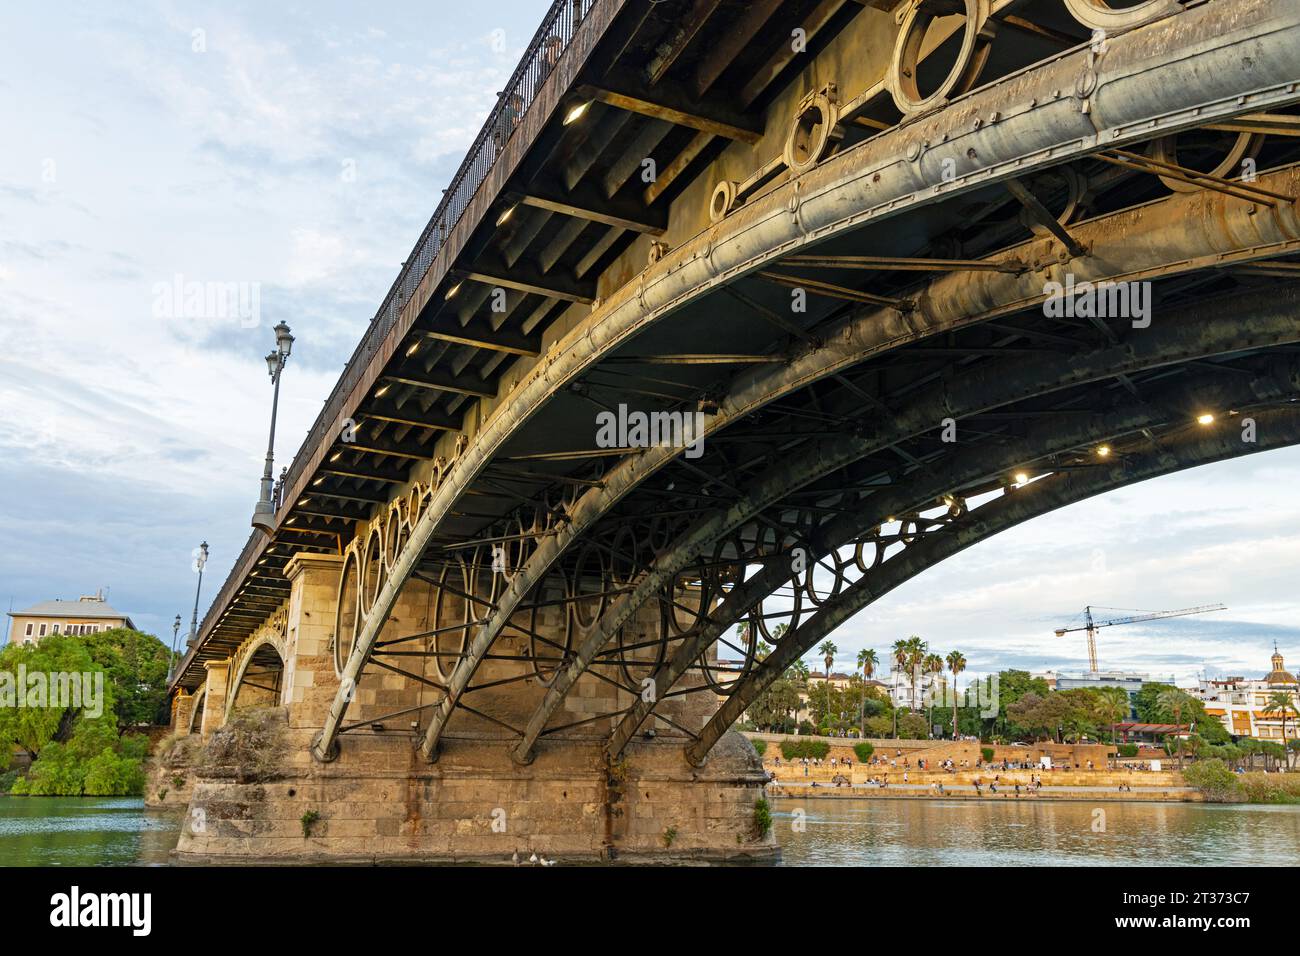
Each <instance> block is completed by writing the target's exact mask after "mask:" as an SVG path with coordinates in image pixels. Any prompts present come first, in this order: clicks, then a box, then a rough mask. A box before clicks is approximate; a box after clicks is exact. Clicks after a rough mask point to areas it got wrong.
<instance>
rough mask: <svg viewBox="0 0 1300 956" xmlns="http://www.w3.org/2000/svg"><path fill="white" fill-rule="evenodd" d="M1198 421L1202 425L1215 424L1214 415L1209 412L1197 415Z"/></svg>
mask: <svg viewBox="0 0 1300 956" xmlns="http://www.w3.org/2000/svg"><path fill="white" fill-rule="evenodd" d="M1196 421H1197V423H1198V424H1200V425H1213V424H1214V416H1213V415H1211V414H1210V413H1209V412H1205V413H1203V414H1201V415H1197V416H1196Z"/></svg>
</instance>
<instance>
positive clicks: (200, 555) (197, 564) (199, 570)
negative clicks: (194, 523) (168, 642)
mask: <svg viewBox="0 0 1300 956" xmlns="http://www.w3.org/2000/svg"><path fill="white" fill-rule="evenodd" d="M207 563H208V543H207V542H206V541H204V542H203V543H202V544H201V545H199V547H198V550H196V551H195V552H194V571H195V573H196V574H198V576H199V583H198V586H197V587H195V588H194V615H193V616H192V617H191V618H190V636H189V638H187V639H186V641H185V643H186V644H188V645H190V646H193V645H194V642H195V641H196V640H197V639H198V636H199V592H200V591H202V590H203V566H204V565H205V564H207Z"/></svg>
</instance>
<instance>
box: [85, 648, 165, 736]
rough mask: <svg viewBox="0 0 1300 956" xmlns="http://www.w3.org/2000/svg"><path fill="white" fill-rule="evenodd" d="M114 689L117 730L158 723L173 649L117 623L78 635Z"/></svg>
mask: <svg viewBox="0 0 1300 956" xmlns="http://www.w3.org/2000/svg"><path fill="white" fill-rule="evenodd" d="M77 640H79V641H81V642H82V643H83V644H84V645H85V647H86V650H88V651H89V652H90V656H91V659H92V660H94V662H95V663H96V664H98V665H99V666H100V667H102V668H103V669H104V673H105V675H106V677H107V679H108V681H109V682H110V683H112V685H113V691H114V705H113V709H114V713H115V714H116V717H117V726H118V730H127V729H129V728H132V727H141V726H146V725H149V724H153V723H156V722H157V720H158V717H159V715H160V713H161V712H162V710H163V704H164V702H165V701H166V699H167V668H168V666H169V664H170V657H171V651H170V650H169V649H168V647H167V645H166V644H164V643H163V642H162V641H160V640H158V638H156V637H154V636H153V635H152V634H144V633H141V632H140V631H133V630H131V629H130V628H126V627H115V628H112V629H111V630H107V631H101V632H100V633H98V634H87V635H84V636H81V637H78V638H77Z"/></svg>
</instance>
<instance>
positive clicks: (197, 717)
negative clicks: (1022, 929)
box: [187, 688, 208, 734]
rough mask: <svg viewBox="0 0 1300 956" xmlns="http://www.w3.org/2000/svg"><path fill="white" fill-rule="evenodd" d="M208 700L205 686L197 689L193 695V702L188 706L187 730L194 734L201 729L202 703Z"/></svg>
mask: <svg viewBox="0 0 1300 956" xmlns="http://www.w3.org/2000/svg"><path fill="white" fill-rule="evenodd" d="M207 701H208V691H207V688H204V689H203V690H201V691H199V692H198V693H197V694H195V695H194V702H193V704H192V705H191V707H190V720H189V726H188V728H187V732H188V733H191V734H196V733H198V732H199V731H200V730H202V729H203V705H204V704H206V703H207Z"/></svg>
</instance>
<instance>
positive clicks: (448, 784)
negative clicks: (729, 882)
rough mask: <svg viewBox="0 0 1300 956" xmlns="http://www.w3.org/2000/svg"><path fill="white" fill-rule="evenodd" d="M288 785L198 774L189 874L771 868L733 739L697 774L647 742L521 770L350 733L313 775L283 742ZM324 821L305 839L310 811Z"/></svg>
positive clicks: (479, 748)
mask: <svg viewBox="0 0 1300 956" xmlns="http://www.w3.org/2000/svg"><path fill="white" fill-rule="evenodd" d="M286 733H287V739H286V743H287V744H288V746H287V748H286V753H287V756H286V758H285V767H284V773H283V775H280V776H278V778H277V779H275V780H270V781H263V782H238V781H235V780H229V779H227V780H221V779H211V778H204V777H201V776H200V777H199V778H197V779H196V781H195V787H194V790H193V793H192V795H191V799H190V809H189V813H188V814H187V816H186V821H185V824H184V829H183V831H182V834H181V837H180V842H179V844H178V847H177V850H176V857H177V860H178V862H194V863H247V862H257V863H263V864H265V863H286V864H299V863H310V862H330V863H366V864H372V863H420V862H428V863H434V862H437V863H448V862H450V863H468V862H477V863H509V862H511V859H512V855H514V854H517V855H518V859H519V861H520V862H526V861H527V860H528V859H529V857H531V856H532V855H533V854H534V853H535V854H537V855H538V856H539V857H542V858H546V859H548V860H558V861H559V862H561V863H573V862H594V861H608V860H615V861H624V862H655V863H686V862H730V861H735V862H770V861H773V860H775V859H777V858H778V856H779V850H778V848H777V846H776V842H775V838H774V837H773V836H772V834H771V832H770V831H769V832H767V833H762V834H759V833H757V832H756V830H755V823H754V817H755V814H754V809H755V804H756V802H757V801H758V800H759V799H760V798H762V797H763V793H764V791H763V783H764V780H765V775H764V774H763V772H762V768H761V765H760V763H759V761H758V757H757V755H756V754H755V752H754V749H753V747H752V746H751V745H750V744H749V742H748V741H747V740H745V739H744V738H743V737H741V736H740V735H739V734H735V733H733V734H728V735H727V737H726V738H724V739H723V740H722V741H721V742H720V743H719V744H718V746H717V747H715V748H714V750H713V752H712V754H711V755H710V758H709V761H708V763H707V764H706V765H705V766H704V767H702V768H699V769H696V768H692V767H691V766H690V765H689V764H688V763H686V761H685V759H684V758H683V756H682V743H683V742H682V740H680V739H678V740H665V739H660V740H658V741H638V742H637V743H636V744H635V745H633V746H632V747H629V748H628V752H627V757H626V760H625V761H624V762H623V763H621V764H619V765H616V766H614V767H612V768H607V767H605V765H604V763H603V762H602V759H601V754H600V747H599V743H598V742H596V741H594V740H593V741H580V740H573V739H567V738H566V739H564V740H556V739H552V740H550V741H544V742H543V743H542V744H541V745H540V746H539V747H538V753H537V758H536V760H535V761H534V762H533V763H532V764H530V765H528V766H526V767H520V766H516V765H515V764H514V763H513V762H512V761H511V760H510V757H509V749H510V746H511V744H510V743H508V742H505V741H499V740H495V741H494V740H482V739H468V738H459V739H457V738H452V737H448V738H446V739H445V741H444V743H445V746H444V749H443V752H442V754H441V756H440V757H439V760H438V762H437V763H436V764H428V763H426V762H425V761H424V760H423V759H422V758H421V757H420V756H419V754H418V752H417V750H416V740H415V739H414V738H412V737H408V736H405V735H366V736H363V735H359V734H358V735H349V736H348V737H346V738H344V741H343V751H342V755H341V756H340V758H339V759H338V760H337V761H336V762H334V763H330V764H318V763H315V762H313V761H312V760H311V758H310V757H309V756H308V755H307V745H308V743H309V741H308V740H307V739H306V738H304V739H302V740H299V739H297V738H298V737H299V736H300V732H297V731H287V732H286ZM311 814H315V815H317V818H316V819H315V820H314V821H313V822H311V824H310V827H309V829H310V835H305V834H304V829H305V824H304V815H308V816H309V817H310V815H311Z"/></svg>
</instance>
